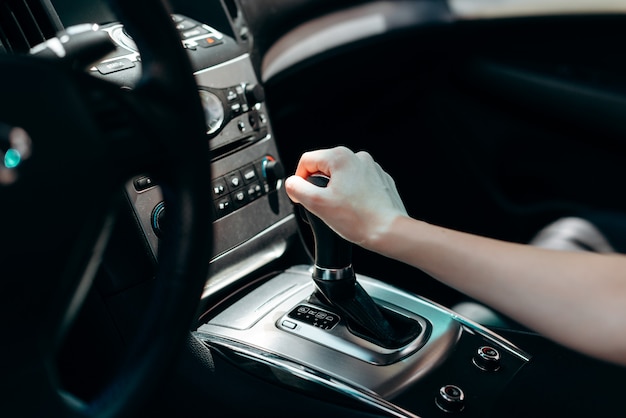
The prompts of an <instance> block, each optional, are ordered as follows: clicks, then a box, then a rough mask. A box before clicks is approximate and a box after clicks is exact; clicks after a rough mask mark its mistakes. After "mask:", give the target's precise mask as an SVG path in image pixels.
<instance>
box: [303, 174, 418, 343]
mask: <svg viewBox="0 0 626 418" xmlns="http://www.w3.org/2000/svg"><path fill="white" fill-rule="evenodd" d="M307 180H308V181H309V182H310V183H312V184H315V185H316V186H319V187H326V185H327V184H328V181H329V179H328V177H326V176H323V175H317V174H314V175H312V176H310V177H309V178H308V179H307ZM302 209H303V211H304V215H305V216H304V218H305V220H306V221H307V223H308V224H309V225H310V226H311V229H312V230H313V237H314V241H315V267H314V271H313V280H314V281H315V286H316V287H317V290H318V292H316V293H315V294H314V295H313V297H314V298H317V299H318V300H320V301H321V302H323V303H324V302H325V303H326V304H328V305H330V306H332V307H334V308H335V309H336V310H338V311H339V312H338V313H339V314H342V315H343V316H344V317H345V318H346V319H347V322H348V327H349V329H350V330H351V331H352V332H353V333H354V334H356V335H359V336H361V337H363V338H365V339H367V340H369V341H371V342H373V343H375V344H377V345H380V346H382V347H385V348H399V347H402V346H403V345H405V344H407V343H409V342H410V341H412V340H413V339H415V338H416V337H417V336H418V335H419V333H420V331H421V327H420V325H419V324H418V323H417V322H415V321H413V320H412V319H409V318H407V317H404V316H402V315H399V314H397V313H395V312H392V311H390V310H388V309H384V308H382V307H380V306H378V305H377V304H376V303H375V302H374V300H373V299H372V298H371V297H370V296H369V295H368V294H367V292H366V291H365V290H364V289H363V288H362V287H361V285H360V284H359V283H358V282H357V280H356V275H355V273H354V270H353V268H352V244H351V243H350V242H348V241H346V240H345V239H343V238H341V237H340V236H339V235H337V233H335V232H334V231H333V230H332V229H330V227H328V226H327V225H326V224H325V223H324V221H322V220H321V219H320V218H318V217H317V216H315V215H313V214H312V213H311V212H309V211H308V210H306V209H304V207H302Z"/></svg>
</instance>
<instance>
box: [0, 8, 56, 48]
mask: <svg viewBox="0 0 626 418" xmlns="http://www.w3.org/2000/svg"><path fill="white" fill-rule="evenodd" d="M62 29H63V25H62V24H61V20H60V19H59V16H58V15H57V13H56V11H55V10H54V7H53V6H52V4H51V3H50V1H49V0H0V45H3V46H4V49H6V51H7V52H11V53H15V54H19V53H27V52H28V51H29V50H30V48H32V47H33V46H35V45H37V44H39V43H41V42H43V41H45V40H46V39H50V38H52V37H54V36H55V35H56V33H57V32H58V31H60V30H62Z"/></svg>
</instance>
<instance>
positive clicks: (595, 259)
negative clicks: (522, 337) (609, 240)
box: [367, 217, 626, 363]
mask: <svg viewBox="0 0 626 418" xmlns="http://www.w3.org/2000/svg"><path fill="white" fill-rule="evenodd" d="M367 247H369V248H370V249H372V250H374V251H377V252H380V253H381V254H384V255H386V256H388V257H391V258H394V259H397V260H399V261H402V262H405V263H407V264H411V265H413V266H415V267H417V268H419V269H421V270H423V271H425V272H427V273H428V274H430V275H432V276H433V277H435V278H437V279H438V280H440V281H442V282H444V283H446V284H448V285H450V286H451V287H454V288H456V289H458V290H459V291H461V292H463V293H465V294H467V295H469V296H471V297H474V298H476V299H478V300H481V301H483V302H484V303H486V304H487V305H490V306H492V307H493V308H495V309H497V310H499V311H501V312H503V313H505V314H507V315H509V316H510V317H511V318H513V319H515V320H517V321H519V322H520V323H523V324H525V325H526V326H528V327H529V328H531V329H534V330H536V331H538V332H540V333H542V334H543V335H545V336H547V337H550V338H552V339H554V340H556V341H558V342H560V343H562V344H565V345H568V346H570V347H572V348H574V349H578V350H581V351H583V352H587V353H588V354H592V355H596V356H599V357H602V358H606V359H610V360H613V361H620V362H621V363H626V337H625V336H624V335H625V334H626V333H624V332H623V329H624V325H625V324H626V300H624V295H626V274H625V272H626V257H624V256H616V255H613V256H608V255H600V254H593V253H570V252H564V251H554V250H546V249H541V248H536V247H531V246H528V245H520V244H514V243H507V242H503V241H498V240H493V239H489V238H484V237H479V236H475V235H471V234H466V233H462V232H458V231H453V230H449V229H446V228H440V227H437V226H433V225H430V224H427V223H425V222H421V221H416V220H414V219H411V218H408V217H399V218H398V219H396V221H395V222H394V223H393V224H392V226H391V228H390V229H389V231H387V232H386V233H385V234H383V235H381V236H379V237H378V238H377V239H376V240H374V241H371V242H368V243H367ZM608 342H611V344H608Z"/></svg>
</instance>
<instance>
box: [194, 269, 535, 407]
mask: <svg viewBox="0 0 626 418" xmlns="http://www.w3.org/2000/svg"><path fill="white" fill-rule="evenodd" d="M313 271H314V266H294V267H291V268H290V269H288V270H286V271H284V272H283V273H281V274H279V275H277V276H275V277H274V278H272V279H270V280H269V281H267V282H265V283H264V284H263V285H261V286H260V287H259V288H257V289H255V290H254V291H252V292H250V293H248V294H247V295H245V296H244V297H242V298H241V299H239V300H237V301H235V302H234V303H232V304H231V305H230V306H229V307H228V308H227V309H225V310H224V311H222V312H220V313H219V314H218V315H216V316H215V317H214V318H212V319H211V320H209V322H208V323H206V324H204V325H202V326H200V327H199V328H198V330H197V332H196V336H197V337H198V338H199V339H201V340H203V341H205V342H206V343H207V344H209V345H211V346H213V347H218V348H220V349H221V350H223V351H224V352H225V353H226V354H228V353H230V354H231V357H232V355H234V354H237V355H239V356H245V357H246V358H247V359H250V358H253V359H255V360H257V361H260V362H263V363H265V364H271V365H272V366H273V367H277V368H281V369H283V370H287V371H289V372H290V373H292V374H293V375H295V376H298V377H300V378H302V379H305V380H309V381H315V382H318V383H320V384H323V385H324V386H326V387H332V388H334V389H335V390H338V391H340V392H342V393H344V394H345V395H346V396H349V397H351V398H354V399H361V401H363V402H366V403H368V404H370V405H379V406H381V408H385V410H386V411H394V412H393V413H394V414H395V416H412V417H414V416H415V415H411V414H410V413H407V412H406V411H403V410H401V408H396V407H395V406H394V405H392V403H390V401H388V400H390V399H393V397H394V396H396V395H399V394H400V393H402V392H403V391H405V390H406V389H408V388H409V387H410V386H411V385H412V384H413V383H416V382H418V381H419V380H420V379H422V378H423V377H425V376H426V375H428V374H430V373H431V372H434V371H435V370H436V369H437V368H438V367H439V366H440V365H442V364H444V363H445V362H446V360H447V359H448V358H449V357H450V356H452V354H453V353H454V350H455V347H456V344H457V342H458V341H459V339H460V338H461V336H462V335H463V334H464V333H469V334H478V335H480V336H483V337H484V338H486V339H488V340H489V341H491V342H493V343H495V344H497V345H498V347H500V348H501V349H503V350H505V351H506V352H508V353H510V354H512V355H513V356H515V357H516V358H518V359H520V360H523V361H528V360H529V359H530V356H529V355H528V354H527V353H525V352H524V351H523V350H521V349H519V348H518V347H516V346H515V345H514V344H512V343H511V342H509V341H507V340H506V339H504V338H502V337H500V336H499V335H497V334H495V333H494V332H492V331H490V330H488V329H486V328H484V327H483V326H481V325H479V324H477V323H474V322H472V321H470V320H468V319H466V318H463V317H461V316H459V315H458V314H456V313H454V312H452V311H451V310H449V309H447V308H445V307H443V306H441V305H438V304H436V303H434V302H432V301H430V300H428V299H425V298H422V297H420V296H417V295H414V294H410V293H408V292H405V291H403V290H401V289H398V288H395V287H393V286H391V285H388V284H386V283H384V282H381V281H379V280H376V279H373V278H370V277H367V276H361V275H358V274H357V280H358V281H359V283H360V284H361V286H362V287H363V288H364V289H365V290H366V291H367V292H368V294H369V295H370V296H372V298H373V299H374V300H376V301H377V302H378V303H381V304H383V305H385V306H386V307H388V308H390V309H394V310H395V311H396V312H399V313H402V314H404V315H410V316H411V317H414V318H421V319H420V321H423V322H420V324H423V325H424V326H425V327H430V332H429V333H423V334H422V335H420V337H419V338H418V340H419V341H416V342H413V343H410V344H408V346H406V347H401V348H400V349H398V350H396V351H394V350H391V351H390V352H385V349H382V348H381V347H378V346H375V347H374V345H373V344H371V343H368V342H367V341H365V340H361V339H360V338H359V337H356V336H354V335H349V336H347V337H346V334H345V333H346V332H347V331H346V330H345V328H344V329H341V328H339V329H338V331H337V332H336V333H335V334H334V335H333V333H332V332H331V333H328V330H323V329H319V328H316V327H314V326H313V325H309V324H306V323H297V321H294V320H293V318H289V320H290V321H292V322H295V323H296V326H295V327H293V324H291V326H292V328H290V329H289V328H285V327H284V326H283V325H282V324H283V323H282V321H283V320H284V319H285V317H286V315H287V314H288V313H289V312H290V311H291V310H293V309H294V308H295V307H297V306H298V305H299V304H302V303H308V302H309V299H308V298H309V296H310V295H311V294H312V293H313V292H314V290H315V285H314V282H313V280H312V274H313ZM340 323H341V322H340ZM332 330H334V328H331V331H332ZM368 344H369V345H368ZM412 344H414V345H413V346H412ZM416 347H417V348H416ZM235 358H237V356H235ZM381 359H382V360H381ZM372 360H373V361H372ZM241 363H242V364H241V366H242V367H245V366H246V365H245V364H243V363H244V362H243V360H242V362H241Z"/></svg>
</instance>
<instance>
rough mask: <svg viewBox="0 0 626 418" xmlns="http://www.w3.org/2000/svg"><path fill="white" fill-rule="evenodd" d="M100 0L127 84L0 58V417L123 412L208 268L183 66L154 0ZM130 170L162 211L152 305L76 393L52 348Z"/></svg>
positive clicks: (196, 132) (174, 341) (141, 397)
mask: <svg viewBox="0 0 626 418" xmlns="http://www.w3.org/2000/svg"><path fill="white" fill-rule="evenodd" d="M109 3H110V5H111V9H112V10H113V11H114V12H115V14H116V15H117V17H118V18H119V20H120V21H121V22H122V23H123V24H124V25H125V28H126V30H127V31H128V33H129V34H130V35H131V36H132V37H133V40H134V41H135V43H136V44H137V47H138V49H139V51H140V54H141V58H142V62H141V66H142V77H141V80H140V82H139V83H138V85H137V86H136V87H135V88H134V89H133V90H132V91H128V90H122V89H120V88H119V87H118V86H114V85H112V84H110V83H107V82H106V81H104V80H100V79H97V78H95V77H92V76H90V75H88V74H87V73H86V72H85V71H84V70H83V69H76V68H72V66H71V65H68V64H67V62H64V61H63V60H50V59H43V58H37V57H33V56H15V55H13V56H9V55H4V56H0V91H2V100H0V157H2V158H4V162H3V163H2V162H0V169H1V170H0V221H1V222H2V223H1V224H0V225H2V226H1V227H0V228H1V229H0V284H1V290H0V294H1V295H2V296H1V298H2V299H1V302H0V313H1V316H0V318H1V321H2V324H3V325H2V341H3V342H2V349H1V350H0V352H2V353H3V356H2V357H3V360H2V363H3V366H2V367H1V368H0V369H1V370H2V373H1V374H0V412H1V413H0V415H6V416H16V415H19V416H22V417H24V416H63V417H65V416H77V417H97V418H101V417H110V416H115V417H118V416H130V415H133V413H134V412H136V410H137V408H138V407H139V406H140V405H141V404H142V402H143V401H145V400H146V398H147V396H148V395H149V394H150V393H151V390H153V389H154V388H155V387H156V386H155V385H156V383H155V382H158V380H159V377H160V373H162V372H163V370H164V369H166V365H167V364H168V362H170V361H171V360H172V359H173V358H175V356H176V350H177V349H178V348H179V347H180V346H181V345H182V342H183V340H184V337H185V336H186V334H187V333H188V331H189V328H190V326H191V324H192V321H193V319H194V315H195V312H196V308H197V306H198V302H199V299H200V295H201V292H202V288H203V285H204V282H205V280H206V277H207V271H208V265H209V260H210V254H211V247H212V231H211V221H210V219H211V209H210V208H211V202H210V193H209V192H208V191H209V190H210V164H209V156H208V146H207V141H206V138H205V135H204V133H205V131H206V127H205V120H204V115H203V112H202V108H201V105H200V99H199V95H198V90H197V87H196V83H195V80H194V77H193V74H192V68H191V64H190V62H189V59H188V57H187V54H186V52H185V51H184V50H183V48H182V44H181V40H180V38H179V35H178V32H177V31H176V29H175V28H174V24H173V21H172V19H171V16H170V13H169V10H168V6H167V4H166V3H165V2H164V1H161V0H134V1H126V0H111V1H109ZM140 174H150V175H151V176H153V177H154V178H155V179H156V180H157V181H158V183H159V185H160V186H161V189H162V192H163V196H164V201H165V204H166V205H167V216H168V220H167V223H166V225H165V228H166V231H165V233H164V235H163V238H162V239H161V242H160V244H159V255H158V267H157V273H156V279H155V289H154V292H153V296H152V300H151V308H150V309H148V310H147V311H146V312H143V313H141V314H142V315H143V322H142V324H143V326H142V327H141V329H142V331H141V332H139V333H138V335H136V337H135V338H134V340H133V341H131V342H130V343H129V344H128V350H127V353H126V355H125V361H124V363H123V365H122V366H121V367H120V369H119V371H117V372H116V374H115V376H114V378H113V379H111V380H110V381H109V382H108V383H106V384H105V387H104V388H103V389H102V390H101V391H100V392H99V393H98V394H97V396H96V397H95V398H94V399H93V400H91V401H88V402H87V401H84V400H80V399H78V398H77V397H76V396H73V395H72V394H68V393H66V392H65V391H64V388H63V387H62V385H61V383H60V382H59V378H58V370H57V369H56V367H55V355H56V353H57V350H58V349H59V347H60V345H61V343H62V342H63V340H64V337H65V335H66V332H67V330H68V329H69V328H70V326H71V325H72V323H73V321H74V319H75V318H76V316H77V313H78V312H79V308H80V306H81V304H82V302H83V301H84V299H85V296H86V294H87V291H88V289H89V288H90V286H91V284H92V281H93V279H94V276H95V271H96V270H97V266H98V264H99V261H100V258H101V256H102V254H103V250H104V248H105V247H106V242H107V238H108V235H109V234H110V232H111V228H112V224H113V218H114V215H113V214H114V213H115V208H116V207H117V205H118V204H119V202H120V195H121V193H120V191H121V190H122V188H123V186H124V185H125V184H126V183H127V182H128V181H129V180H130V179H131V178H133V177H134V176H137V175H140ZM94 361H97V359H96V358H94Z"/></svg>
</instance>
